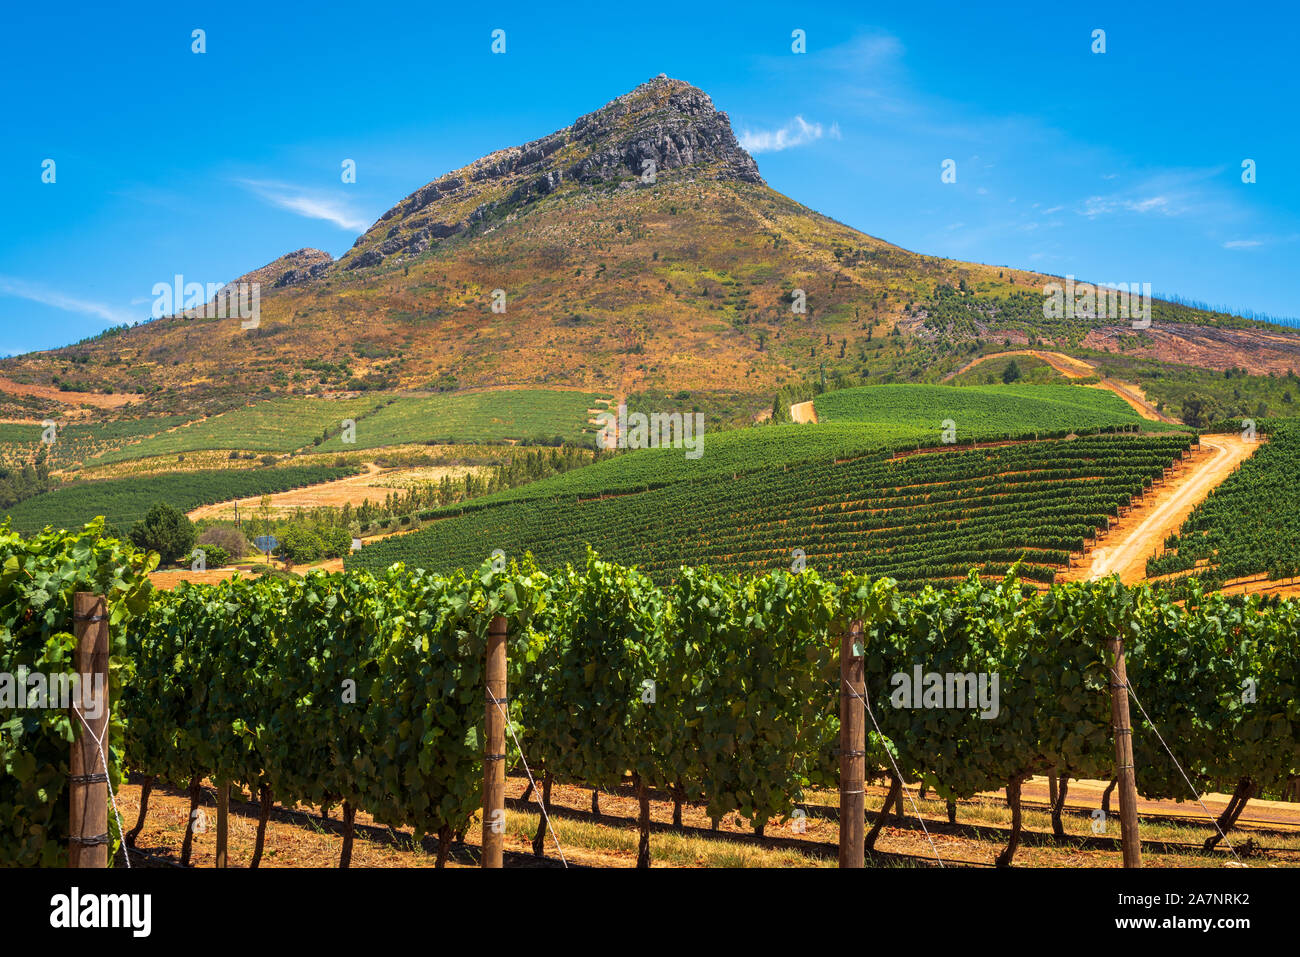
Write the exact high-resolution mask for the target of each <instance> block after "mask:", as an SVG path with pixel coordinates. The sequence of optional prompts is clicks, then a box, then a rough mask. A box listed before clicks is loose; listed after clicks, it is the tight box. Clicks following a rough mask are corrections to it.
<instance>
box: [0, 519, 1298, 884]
mask: <svg viewBox="0 0 1300 957" xmlns="http://www.w3.org/2000/svg"><path fill="white" fill-rule="evenodd" d="M0 551H2V552H3V554H4V556H5V573H4V577H3V578H2V579H0V608H3V609H6V610H7V611H5V615H6V618H5V631H4V635H5V638H4V642H3V643H2V644H0V670H3V671H8V672H15V671H16V670H17V669H18V668H19V667H20V666H25V667H27V668H30V669H33V670H36V669H44V670H47V671H53V672H63V671H66V670H67V669H68V667H69V661H68V651H69V645H70V640H71V636H70V635H69V634H68V632H69V630H70V629H69V624H70V622H69V618H70V606H71V594H72V592H73V591H74V590H77V589H81V588H85V587H89V586H93V587H95V588H97V589H98V590H100V591H101V592H105V593H107V595H108V596H109V602H110V608H111V609H112V612H111V628H112V652H113V659H112V662H113V663H112V668H111V672H112V674H113V675H114V684H115V688H114V700H115V701H118V702H119V706H118V707H117V708H115V710H114V717H113V724H112V726H111V743H112V745H113V747H112V756H113V762H114V766H113V768H112V769H111V774H110V778H111V779H112V780H113V781H117V780H118V779H119V778H120V775H121V772H122V770H123V769H130V770H133V771H136V772H139V773H142V774H145V775H151V776H158V777H160V778H162V779H165V780H171V781H174V782H178V783H187V784H188V786H189V789H190V793H191V801H192V807H193V806H197V802H198V796H199V787H200V782H201V781H202V780H203V779H204V778H210V779H211V780H213V781H216V782H219V783H226V784H235V785H239V786H241V787H244V788H248V789H249V790H251V791H253V792H255V793H258V794H259V795H260V796H261V801H262V808H263V812H262V821H263V822H265V820H266V815H267V814H268V813H269V810H270V808H271V806H272V804H273V802H280V803H282V804H284V805H285V806H292V805H294V804H312V805H317V806H320V805H338V804H342V806H343V811H344V828H345V830H344V849H343V852H342V853H343V856H342V859H341V860H342V862H343V863H346V862H347V859H348V855H349V853H350V848H351V840H352V826H351V822H352V821H353V820H354V818H355V814H356V812H357V811H358V810H364V811H366V812H368V813H369V814H371V815H373V817H374V819H375V821H376V823H378V824H381V825H391V826H399V825H400V826H407V827H410V828H412V830H413V831H414V832H415V833H416V834H417V836H418V835H423V834H437V835H439V837H440V838H441V841H440V844H441V847H442V848H443V852H444V854H445V850H446V848H447V845H448V843H449V841H450V838H451V836H452V835H453V834H454V833H455V832H456V831H458V830H463V829H464V828H465V827H466V826H467V825H468V823H469V822H470V819H471V818H472V816H473V815H474V814H475V812H476V810H477V808H478V807H479V793H480V792H479V787H480V785H481V783H482V781H483V754H482V742H483V740H484V737H483V734H484V729H483V721H484V711H483V697H482V695H483V687H484V684H483V681H484V650H485V643H486V638H487V632H488V629H489V626H490V623H491V622H492V620H493V619H494V618H495V617H496V616H503V617H504V619H505V621H506V623H507V628H508V644H509V663H510V674H509V688H510V689H511V690H510V697H509V703H508V705H505V706H504V707H508V710H509V721H510V728H511V734H510V736H509V737H508V738H507V749H508V751H509V754H508V755H507V758H508V760H509V761H510V762H512V763H513V762H516V761H518V760H519V759H520V758H525V759H526V760H527V763H528V765H529V767H531V768H532V769H533V771H534V772H535V773H536V774H537V775H538V776H539V777H538V783H539V787H540V786H541V785H543V784H544V783H545V782H548V781H554V782H557V783H574V784H582V785H586V786H594V787H612V786H615V785H617V784H618V783H619V782H621V781H622V780H623V779H624V775H625V774H627V773H629V772H630V773H631V775H632V780H633V783H634V787H635V789H636V792H637V794H638V795H639V797H640V802H641V808H642V815H641V823H640V831H641V838H640V853H639V863H641V864H647V863H648V861H649V854H650V848H649V829H648V826H647V819H646V811H645V808H646V794H647V790H648V789H650V788H655V789H660V790H667V791H669V792H671V793H672V794H673V795H674V797H675V799H676V800H678V801H679V802H681V801H702V802H705V803H706V804H707V808H708V813H709V815H711V816H712V817H714V818H715V819H717V818H719V817H721V816H723V815H725V814H729V813H733V812H734V813H738V814H741V815H743V816H744V817H746V818H748V819H749V820H750V821H751V822H752V823H753V825H754V826H755V827H756V828H758V829H759V830H760V831H761V829H762V827H763V826H764V824H765V823H767V822H769V821H773V820H781V819H784V818H786V817H787V816H789V815H791V814H793V813H794V812H795V810H796V808H798V807H799V806H800V804H801V802H802V801H803V800H804V795H805V792H806V790H807V789H809V788H812V787H816V786H818V785H826V784H830V783H832V782H833V780H834V768H835V758H834V756H833V749H834V747H835V744H836V740H837V733H838V718H837V715H838V713H839V711H838V709H839V705H840V701H839V699H840V687H839V672H838V660H837V649H838V647H839V640H840V634H841V632H842V630H843V629H844V628H845V627H846V626H847V624H848V623H849V622H851V621H860V622H862V628H863V630H862V640H863V644H864V648H865V663H866V689H867V696H868V702H869V705H870V706H871V708H872V714H873V720H875V721H877V722H878V724H879V729H880V733H879V734H876V733H874V732H873V733H872V734H870V735H869V739H868V745H867V747H868V760H869V766H870V767H874V768H875V769H876V770H877V772H879V773H890V774H892V773H893V770H894V768H895V767H896V768H897V771H898V773H900V774H901V775H902V776H903V777H904V778H905V779H907V780H920V781H922V782H923V783H924V784H925V785H926V786H927V787H930V788H933V789H934V790H935V791H936V792H937V793H938V794H939V795H940V796H941V797H943V798H946V799H957V798H965V797H970V796H971V795H973V794H975V793H977V792H980V791H987V790H990V789H993V788H1000V787H1007V789H1008V796H1009V798H1010V799H1011V800H1012V801H1013V802H1015V801H1018V795H1019V784H1020V782H1022V781H1023V780H1024V779H1025V778H1026V777H1027V776H1028V775H1030V774H1035V773H1043V772H1044V771H1052V772H1054V773H1057V774H1059V775H1062V776H1070V777H1082V776H1086V777H1101V778H1105V777H1107V776H1109V775H1110V774H1111V772H1112V770H1113V751H1112V750H1111V748H1110V742H1111V740H1112V719H1111V713H1110V705H1109V689H1108V684H1109V682H1110V678H1109V674H1108V671H1107V658H1106V653H1105V651H1104V648H1105V644H1106V642H1107V641H1108V640H1110V639H1111V638H1113V637H1114V635H1115V634H1117V633H1120V634H1123V635H1125V636H1127V644H1128V674H1129V678H1130V681H1131V683H1132V686H1133V689H1134V694H1135V697H1136V696H1140V701H1141V710H1140V712H1139V713H1138V714H1137V715H1135V718H1134V748H1135V755H1136V765H1137V768H1138V775H1137V777H1138V788H1139V790H1140V792H1141V793H1142V794H1144V795H1148V796H1160V797H1167V796H1176V797H1188V798H1190V797H1191V796H1192V795H1191V794H1190V793H1189V791H1188V782H1185V781H1184V780H1183V779H1182V776H1181V774H1182V772H1181V771H1179V769H1178V767H1177V766H1175V765H1174V763H1173V761H1172V760H1171V756H1170V752H1168V751H1166V749H1165V748H1164V746H1163V745H1162V744H1161V743H1160V740H1161V738H1162V739H1163V740H1164V741H1165V742H1169V743H1171V744H1172V745H1173V750H1174V752H1175V755H1176V757H1177V760H1178V762H1179V763H1180V765H1181V768H1182V769H1183V771H1185V772H1186V773H1187V775H1188V779H1189V781H1190V783H1191V784H1192V785H1193V786H1195V787H1196V788H1197V789H1198V790H1201V789H1204V788H1206V787H1208V786H1211V785H1214V784H1225V783H1226V784H1230V785H1235V786H1236V788H1237V791H1238V792H1239V793H1241V794H1243V795H1244V796H1245V797H1246V798H1249V796H1250V795H1251V794H1258V793H1260V792H1261V791H1262V790H1275V789H1277V788H1279V787H1281V786H1283V785H1285V784H1286V783H1287V782H1289V781H1290V780H1291V779H1292V778H1294V776H1295V775H1296V774H1297V771H1300V710H1298V706H1297V701H1298V700H1300V688H1297V686H1296V685H1297V677H1298V676H1300V603H1295V602H1291V601H1277V600H1272V601H1261V600H1260V599H1258V598H1255V597H1252V598H1249V599H1244V600H1243V599H1229V598H1224V597H1222V596H1219V595H1210V596H1205V595H1202V594H1200V593H1194V594H1193V595H1192V597H1191V598H1190V599H1189V600H1188V601H1187V602H1186V603H1185V604H1182V605H1179V604H1172V603H1170V602H1168V601H1167V600H1166V599H1165V598H1163V597H1161V596H1160V595H1159V594H1158V593H1156V592H1153V591H1152V590H1151V589H1149V588H1147V587H1145V586H1139V587H1125V586H1122V585H1120V584H1119V583H1118V582H1117V581H1116V580H1114V579H1106V580H1102V581H1096V582H1082V583H1070V584H1065V585H1055V586H1053V587H1052V588H1050V589H1049V590H1047V591H1045V592H1040V591H1038V590H1036V589H1033V588H1029V587H1026V586H1024V585H1022V584H1021V583H1020V582H1019V581H1018V580H1017V579H1016V578H1015V577H1014V576H1008V577H1007V578H1005V579H1004V580H1002V581H999V582H995V583H982V582H980V581H979V580H978V579H977V578H976V577H975V576H974V575H972V576H971V577H970V578H969V579H968V580H966V581H965V582H962V583H959V584H957V585H956V586H955V587H953V588H951V589H948V590H942V591H940V590H935V589H933V588H926V589H924V590H923V591H921V592H920V593H918V594H914V595H908V594H903V593H900V592H899V590H898V588H897V587H896V585H895V583H894V582H892V581H890V580H888V579H871V578H868V577H863V576H854V575H845V576H842V577H841V578H839V579H838V580H831V579H828V578H823V577H821V576H819V575H817V574H816V573H813V572H808V573H804V574H800V575H788V574H785V573H776V574H771V575H765V576H759V577H740V576H734V575H728V574H718V573H714V572H709V571H706V570H702V569H683V570H682V571H681V573H680V574H679V575H678V576H677V579H676V581H675V583H674V584H673V585H672V586H671V587H669V588H660V587H658V586H656V585H655V584H654V583H653V582H652V581H651V580H650V579H649V578H648V577H646V576H645V575H643V574H641V573H640V572H638V571H636V570H634V569H628V568H623V567H620V566H617V565H612V564H608V563H606V562H603V561H600V560H598V559H597V558H595V557H594V556H589V557H588V559H587V560H586V561H585V562H584V563H582V564H580V565H579V566H578V567H576V568H574V567H567V568H565V569H563V570H560V571H557V572H556V573H555V574H553V575H547V574H544V573H542V572H540V571H538V570H537V569H536V568H533V567H531V566H526V567H522V568H521V567H519V566H511V567H510V568H509V569H502V568H494V567H493V566H491V565H489V564H485V565H484V566H483V567H481V568H480V569H478V570H477V571H475V572H474V573H473V574H465V573H463V572H457V573H454V574H452V575H449V576H439V575H435V574H431V573H428V572H424V571H409V570H407V569H405V568H403V567H400V566H399V567H395V568H392V569H389V570H387V571H386V572H385V573H384V574H382V575H379V576H372V575H369V574H364V573H363V574H331V575H327V574H323V573H319V572H318V573H312V574H310V575H308V576H306V577H305V578H303V579H301V580H294V581H278V580H273V579H263V580H257V581H247V580H245V581H231V582H227V583H223V584H220V585H212V586H188V585H185V586H181V587H180V588H177V589H176V590H174V591H172V592H170V593H155V594H153V595H152V596H151V597H150V596H148V595H146V594H145V588H146V587H147V586H145V584H144V573H145V572H147V570H148V563H147V562H146V561H145V560H144V558H143V557H142V556H140V555H138V554H135V553H132V552H131V551H130V550H129V549H125V548H123V547H122V546H120V545H118V544H117V543H115V542H109V541H105V540H103V539H101V538H100V537H99V533H98V528H97V527H93V526H92V527H89V528H87V529H86V530H84V531H82V532H78V533H74V534H70V535H54V534H49V535H45V536H42V537H39V538H38V539H35V540H32V541H30V542H23V541H21V540H19V539H17V537H16V536H13V535H12V534H7V535H5V536H4V537H3V538H0ZM69 558H71V559H72V560H71V561H69V560H68V559H69ZM56 570H57V574H53V573H52V572H55V571H56ZM37 583H39V584H37ZM37 592H39V593H40V594H39V595H38V594H37ZM38 599H39V600H38ZM32 607H37V608H43V609H44V612H43V613H42V614H40V615H36V616H33V615H31V614H30V613H29V612H27V609H29V608H32ZM914 667H923V668H925V669H926V670H932V671H937V672H947V673H958V674H971V675H976V674H980V675H995V676H998V678H999V679H1000V702H999V706H998V708H997V709H996V714H994V715H993V716H992V717H989V716H988V714H987V713H985V715H984V716H983V717H981V714H980V712H979V711H978V709H976V708H974V707H967V706H957V707H946V708H945V707H937V708H936V707H930V706H925V707H922V706H919V705H918V706H914V707H909V706H905V705H900V704H898V703H897V701H896V698H895V695H894V694H893V692H892V689H893V687H894V685H895V684H896V678H897V676H898V675H899V674H910V673H911V672H912V670H913V668H914ZM1248 679H1249V681H1250V682H1253V684H1254V686H1256V687H1257V688H1258V695H1257V697H1255V696H1251V697H1250V698H1249V700H1248V699H1247V696H1244V695H1243V694H1242V687H1243V686H1244V684H1245V683H1246V682H1247V680H1248ZM1157 732H1158V734H1159V736H1160V737H1159V738H1158V737H1157ZM71 736H72V729H71V728H70V726H69V724H68V716H67V713H66V712H63V711H45V712H40V713H37V714H35V715H32V716H25V715H19V716H18V717H16V718H13V719H11V720H7V721H5V722H4V723H3V724H0V763H2V764H3V767H4V770H5V774H4V776H3V777H0V858H2V859H0V863H3V864H9V865H12V864H33V863H46V864H49V863H57V862H58V860H59V858H60V855H61V854H62V853H63V849H64V847H65V843H64V839H63V834H62V832H61V827H62V825H63V822H65V821H66V820H67V816H66V805H65V806H64V807H63V808H62V814H61V813H60V809H59V800H60V799H59V797H58V796H59V795H60V794H61V793H63V791H64V790H66V787H67V785H66V779H65V776H64V775H65V774H66V752H67V742H68V741H69V740H70V738H71ZM516 743H517V744H518V747H517V746H516ZM146 792H147V786H146ZM545 792H546V789H545V788H542V795H543V799H544V794H545ZM51 796H53V799H51ZM146 805H147V797H145V798H143V799H142V806H141V817H142V818H143V816H144V814H145V813H146V812H145V809H144V808H145V806H146ZM1016 806H1017V805H1015V804H1013V809H1014V808H1015V807H1016ZM1016 820H1017V821H1018V812H1017V818H1016ZM138 826H139V822H137V827H138ZM263 826H264V825H263ZM112 831H113V832H114V840H115V842H116V839H117V835H118V833H119V832H118V828H117V825H116V823H115V822H114V823H113V825H112ZM1018 834H1019V832H1018V824H1016V825H1015V829H1013V831H1012V833H1011V836H1010V843H1009V845H1008V848H1007V850H1006V851H1005V852H1004V859H1003V860H1002V863H1009V862H1010V860H1011V857H1012V855H1013V854H1014V851H1015V847H1016V843H1017V840H1018ZM542 836H543V835H541V834H540V832H539V840H538V842H537V850H538V852H539V853H541V837H542ZM868 840H869V841H870V840H871V838H868ZM189 844H190V841H189V840H188V839H187V841H186V847H187V848H188V847H189ZM114 847H115V848H116V843H115V845H114ZM259 847H260V831H259ZM183 856H184V857H186V858H188V850H186V851H183ZM258 856H259V852H255V855H254V859H255V860H256V858H257V857H258Z"/></svg>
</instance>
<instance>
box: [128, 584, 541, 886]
mask: <svg viewBox="0 0 1300 957" xmlns="http://www.w3.org/2000/svg"><path fill="white" fill-rule="evenodd" d="M544 581H545V579H538V580H537V582H544ZM537 582H535V581H534V579H533V578H532V577H530V576H527V575H513V576H501V575H497V574H495V573H494V572H493V571H492V570H491V569H490V567H486V566H485V568H484V570H483V572H482V574H481V575H477V576H467V575H464V574H459V573H458V574H456V575H453V576H449V577H438V576H432V575H428V574H425V573H422V572H414V573H407V572H406V571H405V570H404V569H403V568H401V567H400V566H398V567H396V568H394V569H391V570H390V571H389V572H388V573H386V574H385V575H383V576H380V577H375V576H370V575H345V574H341V573H335V574H325V573H320V572H317V573H313V574H310V575H308V576H306V577H305V578H303V579H301V580H297V581H278V580H276V579H273V578H266V579H260V580H255V581H249V580H244V581H240V580H233V579H232V580H231V581H228V582H225V583H222V584H219V585H214V586H202V585H200V586H194V585H189V584H183V585H181V586H180V587H178V588H176V589H174V590H173V591H171V592H160V593H158V594H157V595H156V596H155V598H154V602H153V605H152V608H151V609H150V613H149V615H148V617H147V620H146V622H145V623H144V627H140V628H137V629H134V630H133V631H132V634H131V636H130V640H129V642H128V653H127V658H128V661H129V665H128V679H127V681H126V687H125V691H124V695H123V698H122V702H121V709H122V711H123V712H124V714H125V716H126V723H127V735H126V742H127V755H128V759H129V761H130V764H131V767H133V768H136V769H139V770H140V771H142V772H145V773H148V774H151V775H159V776H161V777H162V778H164V779H167V780H171V781H175V782H178V783H183V782H188V783H189V786H190V788H191V801H192V802H194V803H196V802H197V798H198V784H199V782H200V781H201V780H202V779H203V778H205V777H210V778H212V779H213V780H215V781H217V782H220V783H223V784H234V785H239V786H241V787H246V788H248V789H249V790H250V791H251V792H258V793H260V794H261V795H262V801H263V826H264V822H265V812H266V810H268V809H269V805H270V801H271V800H272V799H274V800H279V801H282V802H285V803H287V804H290V805H292V804H298V803H306V804H311V805H316V806H322V807H324V806H329V805H334V804H340V803H341V804H342V806H343V810H344V825H345V828H346V829H347V832H346V835H345V842H346V843H345V852H344V860H345V861H346V858H347V855H348V851H349V850H350V838H351V828H352V824H353V820H354V815H355V811H356V810H357V809H364V810H366V811H368V812H370V813H371V814H372V815H373V816H374V818H375V820H376V822H378V823H380V824H392V825H406V826H410V827H412V828H414V829H415V831H416V832H417V834H419V835H423V834H427V833H435V834H440V835H442V837H443V838H444V847H445V844H446V838H447V837H448V836H449V835H450V833H451V831H452V830H453V829H456V830H460V829H463V828H464V827H465V825H466V824H467V823H468V820H469V818H470V816H471V815H472V814H473V812H474V810H475V808H476V807H478V804H479V790H478V786H477V782H478V781H480V780H481V766H480V763H479V762H480V759H481V751H482V749H481V748H480V747H479V746H478V742H479V741H480V740H481V739H482V733H483V732H482V724H483V657H484V652H485V649H486V640H487V629H488V625H489V623H490V621H491V619H492V618H493V617H494V616H496V615H503V616H506V617H507V618H508V619H509V620H510V621H511V622H512V623H513V631H514V633H515V634H516V635H520V634H522V632H521V626H522V625H523V624H525V623H526V622H527V619H528V617H529V615H530V614H531V612H532V610H534V609H535V608H536V607H537V604H538V602H539V601H540V592H538V591H537V587H538V585H537ZM521 662H522V659H520V660H519V661H516V666H517V667H520V666H521ZM141 817H142V818H143V811H142V815H141ZM261 836H262V832H261V828H259V840H258V849H257V852H255V854H257V853H259V852H260V849H261ZM186 850H188V836H187V847H186ZM185 856H187V855H185Z"/></svg>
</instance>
